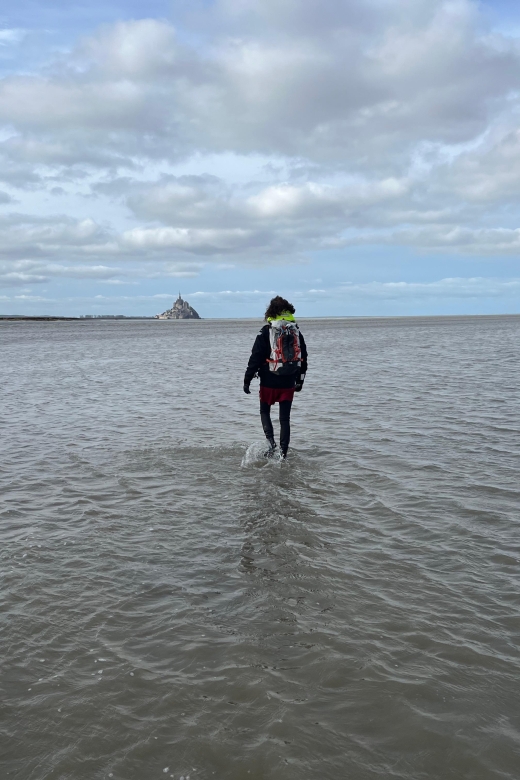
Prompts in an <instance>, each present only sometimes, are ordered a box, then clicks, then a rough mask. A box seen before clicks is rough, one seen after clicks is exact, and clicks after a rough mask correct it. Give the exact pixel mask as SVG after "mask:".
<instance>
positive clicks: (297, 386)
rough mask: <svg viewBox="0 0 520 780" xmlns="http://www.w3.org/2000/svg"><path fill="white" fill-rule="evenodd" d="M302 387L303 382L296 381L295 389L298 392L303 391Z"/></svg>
mask: <svg viewBox="0 0 520 780" xmlns="http://www.w3.org/2000/svg"><path fill="white" fill-rule="evenodd" d="M302 387H303V382H301V381H300V382H296V384H295V386H294V389H295V391H296V392H297V393H301V389H302Z"/></svg>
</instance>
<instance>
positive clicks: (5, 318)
mask: <svg viewBox="0 0 520 780" xmlns="http://www.w3.org/2000/svg"><path fill="white" fill-rule="evenodd" d="M518 317H520V313H518V314H392V315H377V314H362V315H361V314H357V315H348V314H344V315H338V316H325V317H320V316H316V317H298V321H302V322H303V321H304V320H350V321H352V322H355V321H369V320H378V321H382V320H408V321H411V320H438V321H446V320H484V319H516V318H518ZM125 320H127V321H128V320H130V321H134V322H135V321H136V320H146V321H152V320H153V321H154V322H196V321H197V320H195V319H189V318H186V319H173V318H172V319H164V320H159V319H158V318H157V317H140V316H135V317H132V316H126V315H121V314H113V315H110V314H108V315H99V316H98V315H93V316H81V317H62V316H60V315H52V314H48V315H47V314H43V315H39V316H34V317H32V316H25V315H23V314H0V322H100V321H103V322H122V321H125ZM239 320H251V321H255V322H256V321H260V320H262V317H261V315H259V316H258V317H200V318H199V320H198V321H199V322H204V321H222V322H226V321H227V322H233V321H239Z"/></svg>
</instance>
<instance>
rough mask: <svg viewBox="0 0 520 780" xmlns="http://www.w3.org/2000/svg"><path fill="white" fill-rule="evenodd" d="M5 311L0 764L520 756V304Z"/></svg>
mask: <svg viewBox="0 0 520 780" xmlns="http://www.w3.org/2000/svg"><path fill="white" fill-rule="evenodd" d="M258 326H259V323H257V322H255V321H252V320H247V321H216V320H214V321H210V320H204V321H200V322H198V321H193V322H190V321H188V322H182V321H180V322H159V321H155V322H153V321H150V322H149V321H136V322H133V321H123V322H117V321H116V322H110V321H108V322H107V321H90V322H55V323H53V322H45V323H37V322H12V323H11V322H5V323H1V324H0V358H1V372H0V383H1V387H0V390H1V408H0V425H1V454H0V490H1V506H0V566H1V569H0V573H1V580H0V581H1V590H0V610H1V623H0V628H1V636H0V641H1V645H0V662H1V677H0V743H1V748H0V776H1V777H2V778H9V780H12V779H14V778H17V779H18V778H19V780H51V778H52V780H97V779H98V778H99V780H101V779H103V780H104V778H114V780H153V779H154V778H156V779H157V780H160V778H172V777H173V778H175V780H180V778H181V777H182V778H185V780H188V778H190V780H211V778H215V779H216V780H217V779H220V778H223V779H226V780H228V779H229V780H264V779H265V780H271V778H272V779H273V780H274V779H275V778H276V779H277V778H280V780H293V779H294V780H296V779H298V780H315V779H326V780H338V779H340V780H342V779H343V778H348V779H349V780H379V779H380V778H384V779H385V780H387V779H388V778H399V780H439V779H442V780H449V779H450V778H453V780H461V778H468V780H489V779H490V778H501V779H504V780H505V779H510V780H513V779H517V778H518V777H519V774H520V769H519V768H520V650H519V643H518V640H519V635H520V577H519V563H520V538H519V531H520V488H519V460H520V459H519V455H520V448H519V428H520V424H519V416H518V415H519V411H520V346H519V345H520V317H482V318H471V317H467V318H464V317H462V318H423V319H421V318H414V319H387V320H385V319H356V320H349V319H337V320H334V319H330V320H306V321H302V322H301V327H302V331H303V333H304V335H305V337H306V341H307V344H308V348H309V366H310V367H309V373H308V376H307V381H306V383H305V386H304V389H303V392H302V393H301V394H299V395H296V397H295V402H294V406H293V416H292V441H291V450H290V452H289V458H288V460H287V462H278V461H276V460H274V461H266V460H265V459H263V458H262V457H261V442H262V434H261V428H260V421H259V416H258V409H257V406H258V399H257V395H256V392H255V389H254V391H253V394H252V395H251V396H246V395H244V394H243V393H242V377H243V372H244V369H245V365H246V362H247V358H248V355H249V351H250V348H251V345H252V342H253V339H254V337H255V335H256V333H257V331H258Z"/></svg>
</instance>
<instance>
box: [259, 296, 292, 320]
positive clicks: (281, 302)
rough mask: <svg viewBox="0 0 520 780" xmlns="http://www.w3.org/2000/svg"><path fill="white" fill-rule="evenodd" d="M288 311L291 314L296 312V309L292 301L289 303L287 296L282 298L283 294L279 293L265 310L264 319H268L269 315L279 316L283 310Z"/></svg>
mask: <svg viewBox="0 0 520 780" xmlns="http://www.w3.org/2000/svg"><path fill="white" fill-rule="evenodd" d="M285 311H288V312H290V313H291V314H294V312H295V311H296V309H295V308H294V306H293V305H292V303H289V301H286V300H285V298H282V296H281V295H277V296H276V297H275V298H271V300H270V301H269V306H268V307H267V309H266V310H265V315H264V319H265V320H267V319H269V317H272V318H274V317H279V316H280V314H282V313H283V312H285Z"/></svg>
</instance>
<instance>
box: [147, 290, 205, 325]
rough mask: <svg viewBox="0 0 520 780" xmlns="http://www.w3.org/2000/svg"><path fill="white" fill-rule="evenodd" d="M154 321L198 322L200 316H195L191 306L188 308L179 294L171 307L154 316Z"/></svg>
mask: <svg viewBox="0 0 520 780" xmlns="http://www.w3.org/2000/svg"><path fill="white" fill-rule="evenodd" d="M155 319H156V320H200V316H199V315H198V314H197V312H196V311H195V309H194V308H193V306H190V304H189V303H188V301H183V300H182V298H181V294H180V293H179V297H178V298H177V300H176V301H175V303H174V304H173V306H172V307H171V309H167V310H166V311H163V313H162V314H156V315H155Z"/></svg>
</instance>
